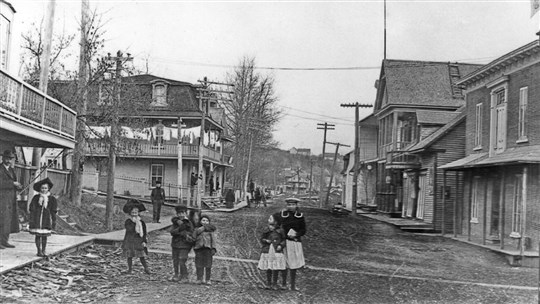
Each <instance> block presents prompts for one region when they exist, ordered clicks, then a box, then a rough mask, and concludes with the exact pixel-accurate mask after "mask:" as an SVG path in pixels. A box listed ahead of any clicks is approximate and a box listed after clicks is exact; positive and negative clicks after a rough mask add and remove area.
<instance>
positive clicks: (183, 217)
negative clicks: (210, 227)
mask: <svg viewBox="0 0 540 304" xmlns="http://www.w3.org/2000/svg"><path fill="white" fill-rule="evenodd" d="M174 209H175V211H176V216H175V217H173V218H172V224H173V226H172V229H171V236H172V239H171V247H172V260H173V268H174V276H173V277H172V278H170V280H171V281H173V282H179V281H181V280H184V279H185V280H187V278H188V270H187V266H186V262H187V259H188V253H189V251H190V250H191V248H192V247H193V245H194V244H195V239H194V237H193V223H192V222H191V221H190V220H189V218H188V216H187V207H186V206H181V205H180V206H176V207H174ZM179 270H180V271H179ZM179 272H180V273H179Z"/></svg>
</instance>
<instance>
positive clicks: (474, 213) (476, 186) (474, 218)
mask: <svg viewBox="0 0 540 304" xmlns="http://www.w3.org/2000/svg"><path fill="white" fill-rule="evenodd" d="M472 186H473V187H472V189H471V191H472V196H471V223H478V205H479V204H480V202H479V201H480V196H479V195H478V192H479V191H480V176H475V177H474V180H473V185H472Z"/></svg>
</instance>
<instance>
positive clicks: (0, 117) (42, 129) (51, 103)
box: [0, 69, 76, 149]
mask: <svg viewBox="0 0 540 304" xmlns="http://www.w3.org/2000/svg"><path fill="white" fill-rule="evenodd" d="M75 124H76V113H75V111H73V110H72V109H70V108H69V107H67V106H66V105H64V104H62V103H61V102H59V101H58V100H56V99H54V98H52V97H50V96H48V95H47V94H45V93H43V92H41V91H40V90H38V89H35V88H34V87H32V86H31V85H29V84H27V83H25V82H24V81H22V80H21V79H19V78H17V77H15V76H12V75H10V74H8V73H7V72H6V71H4V70H2V69H0V126H1V128H0V138H2V140H3V141H6V142H10V143H11V144H13V145H15V146H28V147H51V148H70V149H72V148H73V147H74V146H75Z"/></svg>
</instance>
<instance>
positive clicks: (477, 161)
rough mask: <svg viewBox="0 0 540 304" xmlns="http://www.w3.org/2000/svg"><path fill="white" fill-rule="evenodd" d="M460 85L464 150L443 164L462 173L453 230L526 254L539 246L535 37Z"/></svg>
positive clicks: (539, 52) (538, 52)
mask: <svg viewBox="0 0 540 304" xmlns="http://www.w3.org/2000/svg"><path fill="white" fill-rule="evenodd" d="M458 85H461V86H463V87H464V88H465V94H466V103H467V108H466V115H467V122H466V135H467V136H466V142H465V143H466V156H465V157H463V158H461V159H459V160H457V161H455V162H452V163H449V164H447V165H444V166H441V168H442V169H443V170H448V171H460V172H462V174H463V180H464V193H463V196H462V199H461V200H458V201H457V202H456V205H455V206H454V208H455V210H456V212H455V214H453V222H454V225H455V229H454V231H455V232H456V234H458V235H462V236H464V237H467V239H468V240H469V241H471V242H475V243H479V244H499V246H500V248H501V249H508V250H519V251H521V253H522V257H523V253H524V252H525V251H526V250H529V249H534V250H538V242H537V241H535V240H538V238H539V237H540V225H539V218H540V187H539V182H540V103H539V102H538V99H539V98H540V46H539V42H538V41H534V42H531V43H529V44H527V45H525V46H523V47H520V48H518V49H516V50H514V51H512V52H510V53H508V54H505V55H503V56H501V57H500V58H497V59H495V60H494V61H492V62H490V63H489V64H487V65H485V66H484V67H482V68H480V69H479V70H477V71H475V72H474V73H472V74H469V75H467V76H465V77H464V78H463V79H461V80H460V81H459V82H458ZM536 256H537V254H536Z"/></svg>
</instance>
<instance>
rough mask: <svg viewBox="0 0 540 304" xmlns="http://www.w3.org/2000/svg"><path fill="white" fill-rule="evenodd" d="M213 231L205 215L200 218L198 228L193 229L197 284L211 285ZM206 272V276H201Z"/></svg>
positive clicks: (213, 252) (213, 247) (214, 244)
mask: <svg viewBox="0 0 540 304" xmlns="http://www.w3.org/2000/svg"><path fill="white" fill-rule="evenodd" d="M214 231H216V227H215V226H214V225H212V224H210V218H209V217H208V216H207V215H203V216H201V221H200V224H199V227H197V228H195V232H194V236H195V239H196V240H195V246H194V247H193V249H194V251H195V268H196V269H197V283H199V284H201V283H203V284H207V285H211V284H212V283H211V281H210V277H211V274H212V256H213V255H214V254H215V253H216V243H215V236H214ZM205 272H206V276H204V277H203V275H204V274H205Z"/></svg>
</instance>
